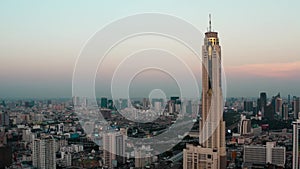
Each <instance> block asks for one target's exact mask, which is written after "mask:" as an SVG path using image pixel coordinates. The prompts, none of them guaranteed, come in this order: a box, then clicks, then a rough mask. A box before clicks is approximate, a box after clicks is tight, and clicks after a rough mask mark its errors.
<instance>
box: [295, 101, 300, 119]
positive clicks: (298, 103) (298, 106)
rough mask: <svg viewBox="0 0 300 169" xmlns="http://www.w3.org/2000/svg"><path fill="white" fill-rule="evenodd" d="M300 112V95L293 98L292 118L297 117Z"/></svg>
mask: <svg viewBox="0 0 300 169" xmlns="http://www.w3.org/2000/svg"><path fill="white" fill-rule="evenodd" d="M299 112H300V97H296V98H295V99H294V118H295V119H297V118H298V115H299Z"/></svg>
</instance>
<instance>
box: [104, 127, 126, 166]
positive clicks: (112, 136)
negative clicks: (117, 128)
mask: <svg viewBox="0 0 300 169" xmlns="http://www.w3.org/2000/svg"><path fill="white" fill-rule="evenodd" d="M125 139H126V136H125V135H123V134H122V133H121V132H111V133H106V134H104V135H103V148H104V151H103V160H104V165H105V166H107V167H108V168H114V167H116V166H114V165H115V164H117V163H119V164H120V163H121V164H122V163H124V162H125Z"/></svg>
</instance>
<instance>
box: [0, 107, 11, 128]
mask: <svg viewBox="0 0 300 169" xmlns="http://www.w3.org/2000/svg"><path fill="white" fill-rule="evenodd" d="M8 125H9V114H8V113H7V112H1V111H0V126H8Z"/></svg>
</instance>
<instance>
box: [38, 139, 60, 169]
mask: <svg viewBox="0 0 300 169" xmlns="http://www.w3.org/2000/svg"><path fill="white" fill-rule="evenodd" d="M32 164H33V166H34V167H36V168H38V169H55V168H56V142H55V140H54V139H53V138H51V137H48V138H42V139H34V140H33V144H32Z"/></svg>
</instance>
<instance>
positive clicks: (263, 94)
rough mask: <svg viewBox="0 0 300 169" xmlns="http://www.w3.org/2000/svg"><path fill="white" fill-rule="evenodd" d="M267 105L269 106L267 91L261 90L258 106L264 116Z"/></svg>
mask: <svg viewBox="0 0 300 169" xmlns="http://www.w3.org/2000/svg"><path fill="white" fill-rule="evenodd" d="M266 106H267V93H266V92H261V93H260V97H259V99H258V102H257V107H258V111H260V112H261V113H262V117H264V116H265V109H266Z"/></svg>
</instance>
